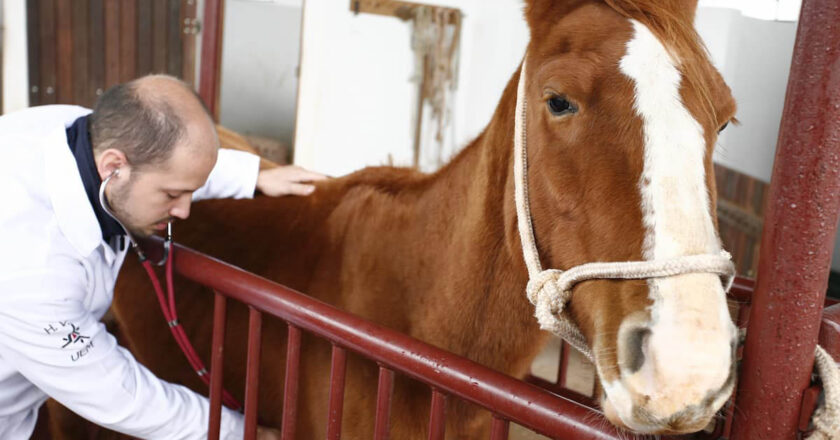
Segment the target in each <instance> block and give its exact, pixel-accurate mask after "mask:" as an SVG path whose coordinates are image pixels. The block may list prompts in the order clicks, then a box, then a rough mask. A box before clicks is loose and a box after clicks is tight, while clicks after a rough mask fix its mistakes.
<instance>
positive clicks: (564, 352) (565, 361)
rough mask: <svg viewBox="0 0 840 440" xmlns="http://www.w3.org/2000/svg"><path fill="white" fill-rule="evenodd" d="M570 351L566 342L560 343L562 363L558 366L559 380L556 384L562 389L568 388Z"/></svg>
mask: <svg viewBox="0 0 840 440" xmlns="http://www.w3.org/2000/svg"><path fill="white" fill-rule="evenodd" d="M570 350H571V347H570V346H569V344H567V343H566V341H563V342H561V343H560V359H559V361H560V362H559V363H558V365H557V380H556V381H555V383H556V384H558V385H560V386H561V387H562V388H566V375H567V374H568V371H569V356H570V353H569V351H570Z"/></svg>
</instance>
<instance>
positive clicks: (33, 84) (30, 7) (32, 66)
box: [26, 0, 41, 106]
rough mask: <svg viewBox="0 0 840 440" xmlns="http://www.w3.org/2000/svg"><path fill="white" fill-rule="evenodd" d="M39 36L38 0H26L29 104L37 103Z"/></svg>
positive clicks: (39, 80) (39, 59)
mask: <svg viewBox="0 0 840 440" xmlns="http://www.w3.org/2000/svg"><path fill="white" fill-rule="evenodd" d="M40 37H41V33H40V31H39V25H38V0H26V48H27V50H28V64H29V105H30V106H33V105H39V104H40V102H41V99H40V94H39V93H38V91H39V90H40V85H41V70H40V61H41V58H40V56H41V54H40V50H39V49H40Z"/></svg>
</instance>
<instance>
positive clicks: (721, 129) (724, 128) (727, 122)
mask: <svg viewBox="0 0 840 440" xmlns="http://www.w3.org/2000/svg"><path fill="white" fill-rule="evenodd" d="M728 126H729V121H726V122H724V123H723V125H721V126H720V128H718V133H720V132H722V131H723V130H726V127H728Z"/></svg>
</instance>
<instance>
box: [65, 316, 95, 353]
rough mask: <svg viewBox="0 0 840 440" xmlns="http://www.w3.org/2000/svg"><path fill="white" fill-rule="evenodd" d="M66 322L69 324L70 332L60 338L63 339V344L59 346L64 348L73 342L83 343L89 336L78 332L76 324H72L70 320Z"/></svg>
mask: <svg viewBox="0 0 840 440" xmlns="http://www.w3.org/2000/svg"><path fill="white" fill-rule="evenodd" d="M68 324H70V328H71V330H70V333H68V334H67V336H65V337H63V338H61V340H62V341H64V345H62V346H61V348H65V347H67V346H68V345H70V344H75V343H82V344H84V343H85V341H86V340H88V339H90V336H84V335H82V334H81V333H79V328H78V327H76V324H73V323H72V322H70V323H68Z"/></svg>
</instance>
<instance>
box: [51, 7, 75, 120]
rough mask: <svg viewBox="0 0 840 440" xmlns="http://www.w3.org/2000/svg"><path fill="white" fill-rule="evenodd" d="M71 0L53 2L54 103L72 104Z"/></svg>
mask: <svg viewBox="0 0 840 440" xmlns="http://www.w3.org/2000/svg"><path fill="white" fill-rule="evenodd" d="M70 2H71V0H55V14H56V17H55V20H56V21H55V25H56V28H55V32H56V53H55V55H56V57H55V63H56V75H57V81H58V85H57V87H56V88H55V91H56V101H57V102H58V103H59V104H72V103H73V24H72V15H71V14H72V9H73V7H72V5H71V4H70Z"/></svg>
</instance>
